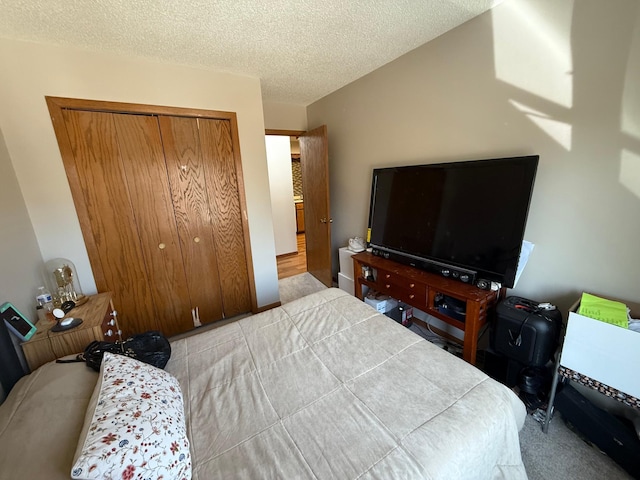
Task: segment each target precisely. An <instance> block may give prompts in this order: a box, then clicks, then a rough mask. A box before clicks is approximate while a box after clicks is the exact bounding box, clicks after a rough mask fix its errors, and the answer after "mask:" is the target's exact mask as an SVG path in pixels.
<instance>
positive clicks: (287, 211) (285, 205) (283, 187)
mask: <svg viewBox="0 0 640 480" xmlns="http://www.w3.org/2000/svg"><path fill="white" fill-rule="evenodd" d="M265 142H266V145H267V164H268V166H269V186H270V187H271V212H272V215H273V235H274V239H275V245H276V255H283V254H285V253H293V252H297V250H298V241H297V239H296V211H295V204H294V203H293V176H292V174H291V142H290V140H289V137H286V136H281V135H267V136H266V137H265Z"/></svg>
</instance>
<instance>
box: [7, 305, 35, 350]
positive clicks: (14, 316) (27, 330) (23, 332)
mask: <svg viewBox="0 0 640 480" xmlns="http://www.w3.org/2000/svg"><path fill="white" fill-rule="evenodd" d="M0 318H2V320H4V323H6V324H7V327H9V330H11V331H12V332H13V333H14V334H15V335H16V336H17V337H18V338H19V339H20V340H22V341H23V342H26V341H27V340H29V339H30V338H31V337H33V334H34V333H36V330H37V329H36V327H35V325H34V324H32V323H31V322H30V321H29V320H27V319H26V318H25V316H24V315H22V313H20V311H19V310H18V309H17V308H16V307H14V306H13V305H12V304H11V303H10V302H5V303H3V304H2V305H0Z"/></svg>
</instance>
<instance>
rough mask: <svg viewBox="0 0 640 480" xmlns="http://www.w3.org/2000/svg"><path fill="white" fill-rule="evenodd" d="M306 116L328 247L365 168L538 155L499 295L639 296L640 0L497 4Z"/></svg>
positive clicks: (363, 204) (358, 223)
mask: <svg viewBox="0 0 640 480" xmlns="http://www.w3.org/2000/svg"><path fill="white" fill-rule="evenodd" d="M307 115H308V125H309V127H310V128H311V127H314V126H316V125H320V124H323V123H324V124H327V127H328V130H329V159H330V182H331V206H332V212H331V216H332V218H333V219H334V224H333V228H332V230H333V247H334V249H335V250H336V251H337V248H338V247H339V246H341V245H344V244H345V242H346V241H347V239H348V237H349V236H352V235H354V234H359V235H364V233H365V229H366V222H367V214H368V203H369V189H370V182H371V169H372V168H373V167H379V166H389V165H403V164H417V163H430V162H436V161H453V160H469V159H476V158H490V157H496V156H500V157H501V156H512V155H523V154H539V155H540V164H539V168H538V174H537V178H536V184H535V189H534V193H533V199H532V203H531V209H530V213H529V221H528V226H527V229H526V233H525V238H526V239H527V240H529V241H531V242H533V243H535V244H536V248H535V250H534V251H533V254H532V256H531V258H530V261H529V265H528V266H527V268H526V270H525V271H524V274H523V276H522V278H521V279H520V283H519V284H518V286H517V288H516V289H515V290H513V291H510V292H509V294H518V295H522V296H524V297H528V298H532V299H537V300H540V301H551V302H554V303H556V304H557V305H558V306H560V307H561V308H562V309H563V310H564V311H565V312H566V309H567V308H568V306H569V305H570V304H571V303H572V302H573V300H575V299H576V298H577V297H578V295H579V294H580V293H581V292H582V291H591V292H595V293H601V294H607V295H613V296H616V297H619V298H622V299H627V300H636V301H637V300H638V299H639V297H640V290H639V286H640V254H639V251H638V239H639V238H640V221H638V219H640V2H638V0H611V1H608V2H602V1H600V0H580V1H579V2H578V1H573V0H510V1H509V2H504V3H503V4H501V5H499V6H498V7H496V8H494V9H493V10H492V11H490V12H488V13H486V14H483V15H481V16H480V17H477V18H475V19H473V20H471V21H469V22H467V23H465V24H463V25H462V26H460V27H458V28H456V29H454V30H453V31H450V32H448V33H446V34H444V35H442V36H441V37H439V38H437V39H435V40H434V41H432V42H430V43H428V44H426V45H424V46H422V47H419V48H418V49H416V50H414V51H412V52H410V53H408V54H407V55H404V56H403V57H400V58H399V59H397V60H395V61H393V62H391V63H389V64H387V65H386V66H384V67H382V68H380V69H378V70H376V71H375V72H373V73H371V74H369V75H367V76H365V77H363V78H361V79H359V80H357V81H355V82H353V83H352V84H350V85H348V86H346V87H344V88H342V89H340V90H338V91H337V92H334V93H333V94H331V95H328V96H327V97H325V98H323V99H321V100H319V101H318V102H315V103H314V104H312V105H310V106H309V107H308V109H307ZM479 201H481V199H479ZM505 201H508V199H505ZM505 221H508V219H505Z"/></svg>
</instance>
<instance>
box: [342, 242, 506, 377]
mask: <svg viewBox="0 0 640 480" xmlns="http://www.w3.org/2000/svg"><path fill="white" fill-rule="evenodd" d="M351 258H352V259H353V269H354V270H353V271H354V272H355V277H356V278H355V285H354V287H355V294H356V297H358V298H359V299H360V300H362V299H363V296H362V286H363V285H365V286H367V287H369V288H370V289H373V290H375V291H377V292H380V293H383V294H386V295H389V296H390V297H393V298H395V299H397V300H400V301H402V302H404V303H406V304H408V305H411V306H412V307H415V308H417V309H418V310H421V311H423V312H425V313H427V314H429V315H432V316H433V317H435V318H437V319H439V320H441V321H443V322H445V323H447V324H448V325H451V326H453V327H455V328H457V329H459V330H461V331H463V332H464V341H463V358H464V359H465V360H466V361H467V362H469V363H471V364H474V365H475V362H476V353H477V348H478V336H479V332H480V330H481V329H482V328H483V327H484V326H485V325H486V324H487V322H488V319H489V316H490V312H491V311H492V309H493V308H494V307H495V305H496V304H497V303H498V301H499V300H500V298H501V295H502V294H503V293H504V290H499V291H493V290H481V289H479V288H477V287H476V286H475V285H469V284H466V283H462V282H460V281H457V280H452V279H448V278H445V277H442V276H440V275H436V274H433V273H429V272H425V271H423V270H419V269H417V268H414V267H410V266H408V265H403V264H400V263H398V262H394V261H392V260H388V259H385V258H382V257H377V256H375V255H373V254H371V253H368V252H362V253H358V254H356V255H353V256H352V257H351ZM363 266H367V267H369V268H371V269H372V270H373V271H375V274H374V278H373V280H371V279H365V278H364V277H363V276H362V267H363ZM440 294H442V295H446V296H449V297H452V298H455V299H457V300H460V301H463V302H464V303H465V306H466V310H465V320H464V321H460V320H458V319H456V318H453V317H451V316H449V315H446V314H444V313H442V312H441V311H440V310H439V309H438V308H437V306H436V297H437V296H438V295H440Z"/></svg>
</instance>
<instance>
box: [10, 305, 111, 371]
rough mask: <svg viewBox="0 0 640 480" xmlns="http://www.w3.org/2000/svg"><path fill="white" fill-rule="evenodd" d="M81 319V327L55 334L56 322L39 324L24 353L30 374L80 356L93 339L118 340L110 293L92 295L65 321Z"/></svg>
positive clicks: (24, 343)
mask: <svg viewBox="0 0 640 480" xmlns="http://www.w3.org/2000/svg"><path fill="white" fill-rule="evenodd" d="M67 317H73V318H81V319H82V324H80V325H78V326H77V327H75V328H71V329H69V330H64V331H62V332H52V331H51V328H52V327H53V326H55V323H49V324H46V325H45V324H44V323H43V322H42V321H40V322H38V324H37V325H36V328H37V331H36V333H35V334H34V335H33V337H31V339H30V340H29V341H27V342H23V343H22V351H23V352H24V356H25V358H26V360H27V363H28V364H29V368H30V369H31V371H34V370H35V369H36V368H38V367H39V366H40V365H43V364H45V363H47V362H50V361H52V360H55V359H56V358H60V357H64V356H66V355H71V354H74V353H81V352H83V351H84V349H85V347H86V346H87V345H89V343H91V342H92V341H94V340H98V341H116V340H117V339H118V330H119V327H118V322H117V319H116V314H115V311H114V309H113V303H112V301H111V293H99V294H97V295H91V296H90V297H89V298H88V300H87V302H86V303H84V304H82V305H80V306H78V307H75V308H74V309H73V310H71V311H70V312H69V313H67V315H66V316H65V318H67Z"/></svg>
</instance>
